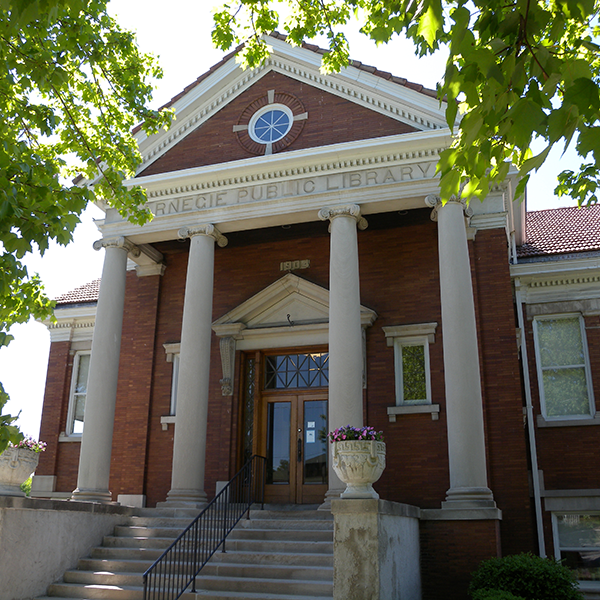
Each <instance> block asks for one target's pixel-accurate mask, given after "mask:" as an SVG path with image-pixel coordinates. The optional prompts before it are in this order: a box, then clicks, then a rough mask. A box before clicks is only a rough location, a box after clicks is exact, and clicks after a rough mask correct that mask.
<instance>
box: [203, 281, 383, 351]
mask: <svg viewBox="0 0 600 600" xmlns="http://www.w3.org/2000/svg"><path fill="white" fill-rule="evenodd" d="M376 318H377V314H376V313H375V311H373V310H371V309H369V308H367V307H365V306H361V323H362V325H363V327H369V326H370V325H372V324H373V322H374V321H375V319H376ZM328 326H329V290H327V289H325V288H324V287H321V286H320V285H317V284H315V283H311V282H310V281H306V280H305V279H302V278H301V277H298V276H297V275H294V274H292V273H288V274H287V275H285V276H284V277H282V278H281V279H278V280H277V281H275V282H274V283H272V284H271V285H269V286H268V287H266V288H265V289H264V290H262V291H260V292H258V294H255V295H254V296H252V297H251V298H249V299H248V300H246V301H244V302H242V304H240V305H239V306H237V307H236V308H234V309H233V310H231V311H229V312H228V313H227V314H225V315H223V316H222V317H221V318H219V319H217V320H216V321H215V322H214V323H213V331H214V332H215V333H216V334H217V335H218V336H219V337H233V338H234V339H236V340H237V347H238V349H242V350H254V349H265V348H281V347H284V346H307V345H318V344H326V343H327V342H328Z"/></svg>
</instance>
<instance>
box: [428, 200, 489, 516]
mask: <svg viewBox="0 0 600 600" xmlns="http://www.w3.org/2000/svg"><path fill="white" fill-rule="evenodd" d="M425 202H426V203H427V204H428V205H429V206H431V207H433V209H434V210H433V212H432V216H431V218H432V220H434V221H435V220H437V222H438V246H439V261H440V290H441V301H442V337H443V349H444V379H445V383H446V417H447V422H448V456H449V462H450V489H449V490H448V492H447V495H446V502H444V503H442V507H443V508H476V507H481V508H489V507H495V502H494V497H493V494H492V492H491V490H490V489H489V488H488V482H487V470H486V459H485V439H484V429H483V405H482V397H481V380H480V374H479V352H478V344H477V326H476V322H475V303H474V300H473V284H472V281H471V267H470V261H469V250H468V246H467V232H466V225H465V212H464V211H465V207H464V204H463V203H461V202H460V201H458V200H450V201H448V202H446V204H445V205H443V206H442V204H441V200H440V199H439V198H438V197H436V196H427V198H426V199H425Z"/></svg>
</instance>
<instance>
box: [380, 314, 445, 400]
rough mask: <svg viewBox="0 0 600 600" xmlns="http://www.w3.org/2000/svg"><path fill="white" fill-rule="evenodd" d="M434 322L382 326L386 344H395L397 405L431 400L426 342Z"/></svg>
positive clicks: (429, 340) (431, 335) (431, 338)
mask: <svg viewBox="0 0 600 600" xmlns="http://www.w3.org/2000/svg"><path fill="white" fill-rule="evenodd" d="M436 328H437V323H415V324H411V325H392V326H389V327H383V332H384V333H385V337H386V341H387V345H388V346H393V347H394V371H395V374H396V406H414V405H419V404H431V376H430V369H429V345H430V344H433V343H434V342H435V330H436Z"/></svg>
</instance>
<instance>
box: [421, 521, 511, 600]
mask: <svg viewBox="0 0 600 600" xmlns="http://www.w3.org/2000/svg"><path fill="white" fill-rule="evenodd" d="M420 537H421V540H420V541H421V581H422V586H423V588H422V591H423V594H422V597H423V600H440V599H441V598H443V599H444V600H467V598H469V596H468V594H467V590H468V588H469V582H470V574H471V573H472V572H473V571H475V570H476V569H477V567H478V566H479V563H480V562H481V561H482V560H486V559H488V558H494V557H497V556H500V555H501V553H500V532H499V529H498V521H421V524H420Z"/></svg>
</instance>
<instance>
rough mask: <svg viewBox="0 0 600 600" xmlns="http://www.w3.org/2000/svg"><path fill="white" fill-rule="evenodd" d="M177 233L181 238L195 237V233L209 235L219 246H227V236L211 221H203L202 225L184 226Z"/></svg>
mask: <svg viewBox="0 0 600 600" xmlns="http://www.w3.org/2000/svg"><path fill="white" fill-rule="evenodd" d="M177 235H178V237H179V239H180V240H185V239H187V238H191V237H194V236H195V235H207V236H208V237H211V238H213V239H214V240H215V242H217V245H218V246H219V248H225V246H227V242H228V240H227V238H226V237H225V236H224V235H223V234H222V233H221V232H220V231H219V230H218V229H217V228H216V227H215V226H214V225H212V224H211V223H203V224H201V225H194V226H192V227H182V228H181V229H180V230H179V231H178V232H177Z"/></svg>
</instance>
